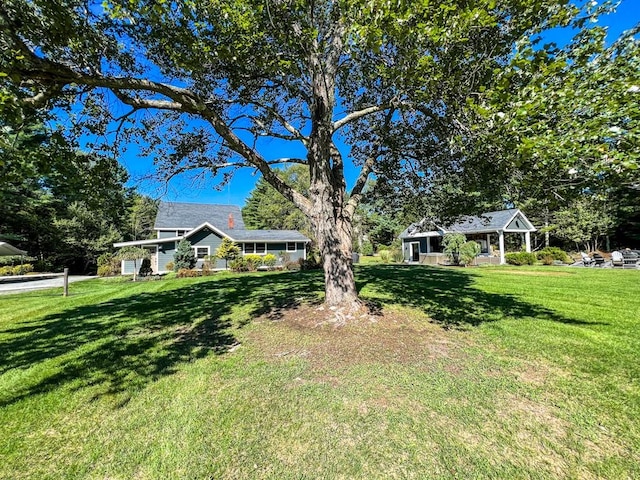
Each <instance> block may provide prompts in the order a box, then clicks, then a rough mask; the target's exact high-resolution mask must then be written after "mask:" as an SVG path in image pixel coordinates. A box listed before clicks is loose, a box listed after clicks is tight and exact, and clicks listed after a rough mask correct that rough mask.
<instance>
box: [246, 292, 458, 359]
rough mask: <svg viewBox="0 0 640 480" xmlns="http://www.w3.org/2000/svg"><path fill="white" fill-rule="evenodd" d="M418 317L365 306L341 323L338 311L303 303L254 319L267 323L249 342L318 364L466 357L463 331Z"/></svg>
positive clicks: (274, 354) (268, 353)
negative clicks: (276, 314) (273, 314)
mask: <svg viewBox="0 0 640 480" xmlns="http://www.w3.org/2000/svg"><path fill="white" fill-rule="evenodd" d="M416 316H417V314H416V313H413V314H412V315H411V316H410V315H407V313H406V312H404V311H402V310H388V309H385V310H384V311H382V310H376V309H375V308H373V309H372V308H371V307H367V308H363V309H361V310H360V311H359V312H358V314H356V315H351V316H350V318H349V319H348V321H345V322H342V321H340V319H339V318H338V321H336V316H335V310H332V309H330V308H327V307H325V306H323V305H309V304H302V305H298V306H296V307H294V308H289V309H286V310H281V311H279V313H278V317H277V319H273V317H270V316H263V317H261V318H258V319H257V320H256V322H257V323H261V324H263V325H262V326H261V328H259V329H258V330H254V331H253V332H252V333H251V334H250V337H251V338H250V341H251V342H252V343H253V342H255V346H256V347H257V349H256V351H259V352H261V354H262V355H264V356H265V357H266V358H271V359H279V358H286V357H292V356H298V357H305V358H307V359H308V360H309V361H310V362H311V363H312V365H313V366H315V367H320V368H322V367H323V366H341V367H346V366H349V365H357V364H362V363H365V364H366V363H370V362H375V363H392V362H395V363H399V364H422V363H424V362H428V361H433V360H440V359H452V360H454V359H461V358H463V357H465V356H466V354H465V352H464V347H465V346H466V345H467V344H468V340H467V339H465V338H464V337H463V335H462V334H460V333H459V332H452V331H448V330H445V329H443V328H442V327H441V326H438V325H436V324H433V323H431V322H430V321H429V319H428V318H427V317H426V316H419V318H415V317H416Z"/></svg>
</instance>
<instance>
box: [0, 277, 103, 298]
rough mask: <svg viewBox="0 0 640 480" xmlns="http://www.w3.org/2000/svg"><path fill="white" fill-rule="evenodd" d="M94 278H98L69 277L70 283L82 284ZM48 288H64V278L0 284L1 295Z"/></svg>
mask: <svg viewBox="0 0 640 480" xmlns="http://www.w3.org/2000/svg"><path fill="white" fill-rule="evenodd" d="M92 278H96V277H95V276H90V275H69V283H74V282H81V281H82V280H90V279H92ZM46 288H62V277H53V278H47V279H44V280H28V281H24V282H12V283H0V295H6V294H9V293H21V292H30V291H33V290H44V289H46Z"/></svg>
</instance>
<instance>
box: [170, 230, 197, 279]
mask: <svg viewBox="0 0 640 480" xmlns="http://www.w3.org/2000/svg"><path fill="white" fill-rule="evenodd" d="M173 263H174V265H173V269H174V270H175V271H180V270H184V269H186V270H191V269H192V268H193V267H195V266H196V254H195V252H194V251H193V248H191V242H190V241H189V240H185V239H184V238H183V239H182V240H180V243H178V248H177V249H176V253H174V254H173Z"/></svg>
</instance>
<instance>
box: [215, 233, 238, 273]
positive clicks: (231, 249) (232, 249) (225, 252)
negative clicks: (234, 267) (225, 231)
mask: <svg viewBox="0 0 640 480" xmlns="http://www.w3.org/2000/svg"><path fill="white" fill-rule="evenodd" d="M239 256H240V247H239V246H238V245H236V244H235V243H233V241H232V240H230V239H228V238H226V237H225V238H223V239H222V243H221V244H220V246H219V247H218V249H217V250H216V257H217V258H222V259H224V268H228V263H229V260H235V259H236V258H238V257H239Z"/></svg>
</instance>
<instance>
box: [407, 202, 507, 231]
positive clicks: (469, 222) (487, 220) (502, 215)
mask: <svg viewBox="0 0 640 480" xmlns="http://www.w3.org/2000/svg"><path fill="white" fill-rule="evenodd" d="M516 212H518V209H517V208H510V209H508V210H499V211H495V212H485V213H483V214H482V215H478V216H475V215H467V216H464V217H461V218H460V219H459V220H458V221H456V222H455V223H453V224H452V225H447V226H437V227H436V225H435V223H434V222H433V221H429V220H428V219H424V220H422V221H421V222H418V223H412V224H411V225H409V227H407V228H406V229H405V230H404V231H403V232H402V233H401V234H400V238H411V237H419V236H425V235H424V234H425V233H426V232H430V231H435V230H436V229H437V231H440V232H442V231H444V232H458V233H482V232H493V231H497V230H501V229H503V228H505V227H506V226H507V224H508V223H509V220H511V218H513V216H514V215H515V214H516Z"/></svg>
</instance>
